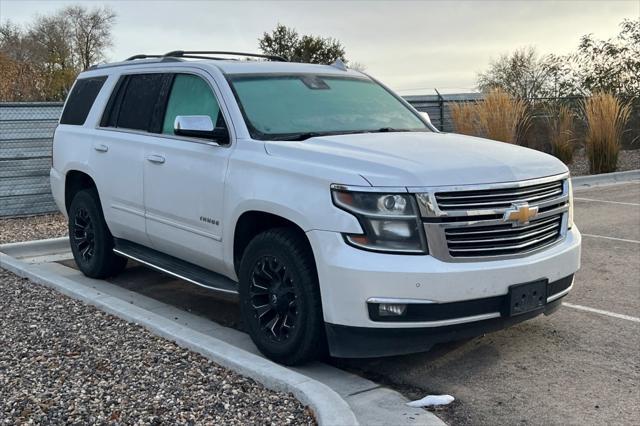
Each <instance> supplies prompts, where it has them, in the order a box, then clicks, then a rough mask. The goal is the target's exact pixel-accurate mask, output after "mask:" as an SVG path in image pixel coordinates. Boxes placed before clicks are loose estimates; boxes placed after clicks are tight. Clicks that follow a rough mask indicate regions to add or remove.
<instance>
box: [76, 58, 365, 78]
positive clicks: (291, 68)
mask: <svg viewBox="0 0 640 426" xmlns="http://www.w3.org/2000/svg"><path fill="white" fill-rule="evenodd" d="M160 64H165V65H166V66H171V67H173V66H199V67H203V68H206V67H215V68H218V69H219V70H221V71H222V72H223V73H225V74H277V73H294V74H299V73H300V74H303V73H309V74H336V75H350V76H363V74H362V73H360V72H358V71H355V70H351V69H348V68H347V69H343V68H341V67H340V66H335V65H320V64H309V63H299V62H278V61H265V60H233V59H228V60H227V59H183V58H178V57H156V58H154V57H151V58H142V59H134V60H126V61H121V62H112V63H107V64H100V65H97V66H94V67H91V68H90V69H88V70H87V71H85V72H87V73H89V72H91V74H94V73H93V71H101V70H108V69H111V68H116V67H117V68H120V67H123V68H124V67H126V69H131V68H138V67H144V66H154V68H155V67H156V66H157V65H160Z"/></svg>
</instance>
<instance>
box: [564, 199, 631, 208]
mask: <svg viewBox="0 0 640 426" xmlns="http://www.w3.org/2000/svg"><path fill="white" fill-rule="evenodd" d="M573 199H574V200H578V201H594V202H596V203H608V204H620V205H623V206H635V207H640V204H638V203H625V202H622V201H609V200H596V199H595V198H582V197H573Z"/></svg>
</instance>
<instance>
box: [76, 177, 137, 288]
mask: <svg viewBox="0 0 640 426" xmlns="http://www.w3.org/2000/svg"><path fill="white" fill-rule="evenodd" d="M69 242H70V244H71V251H72V252H73V258H74V259H75V261H76V264H77V265H78V268H79V269H80V270H81V271H82V273H84V274H85V275H86V276H88V277H91V278H107V277H110V276H113V275H116V274H117V273H119V272H120V271H122V270H123V269H124V267H125V266H126V264H127V259H126V258H123V257H120V256H117V255H116V254H115V253H114V252H113V236H112V235H111V232H109V228H108V227H107V224H106V222H105V220H104V216H103V214H102V208H101V207H100V200H99V198H98V193H97V192H96V191H95V190H94V189H84V190H82V191H79V192H78V193H77V194H76V195H75V196H74V197H73V200H72V201H71V206H70V207H69Z"/></svg>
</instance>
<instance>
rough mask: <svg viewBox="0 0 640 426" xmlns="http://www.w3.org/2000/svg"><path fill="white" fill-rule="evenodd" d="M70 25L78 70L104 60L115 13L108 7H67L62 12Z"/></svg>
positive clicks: (109, 42)
mask: <svg viewBox="0 0 640 426" xmlns="http://www.w3.org/2000/svg"><path fill="white" fill-rule="evenodd" d="M63 13H64V14H65V15H66V16H67V18H68V20H69V23H70V24H71V31H72V32H73V50H74V54H75V56H76V58H77V60H78V62H79V66H80V69H83V70H86V69H87V68H89V67H90V66H91V65H93V64H95V63H97V62H99V61H101V60H103V59H104V58H105V51H106V50H107V49H108V48H109V47H111V46H112V44H113V43H112V40H111V28H112V27H113V24H114V23H115V20H116V14H115V12H114V11H113V10H112V9H110V8H108V7H102V8H100V7H98V8H95V9H92V10H88V9H87V8H85V7H83V6H69V7H67V8H65V9H64V12H63Z"/></svg>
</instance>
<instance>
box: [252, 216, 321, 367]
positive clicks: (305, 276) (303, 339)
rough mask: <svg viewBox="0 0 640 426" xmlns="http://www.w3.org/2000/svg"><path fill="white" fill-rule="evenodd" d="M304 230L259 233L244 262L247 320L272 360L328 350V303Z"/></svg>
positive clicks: (298, 360) (299, 359) (300, 359)
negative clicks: (324, 303)
mask: <svg viewBox="0 0 640 426" xmlns="http://www.w3.org/2000/svg"><path fill="white" fill-rule="evenodd" d="M304 238H305V237H304V235H300V234H299V233H298V232H295V230H293V229H290V228H277V229H271V230H268V231H265V232H263V233H261V234H259V235H258V236H256V237H255V238H254V239H253V240H252V241H251V242H250V243H249V245H248V247H247V249H246V251H245V253H244V255H243V257H242V262H241V265H240V304H241V311H242V319H243V322H244V324H245V326H246V328H247V329H248V332H249V334H250V336H251V338H252V339H253V341H254V343H255V344H256V346H257V347H258V349H260V351H261V352H262V353H264V354H265V355H266V356H267V357H269V358H270V359H272V360H274V361H277V362H279V363H282V364H286V365H296V364H302V363H305V362H307V361H311V360H313V359H316V358H318V357H320V356H322V355H324V353H325V346H326V343H325V342H326V339H325V335H324V322H323V317H322V303H321V301H320V290H319V287H318V278H317V273H316V268H315V263H314V261H313V256H312V254H311V252H310V249H309V247H308V243H307V242H306V241H305V240H304Z"/></svg>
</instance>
